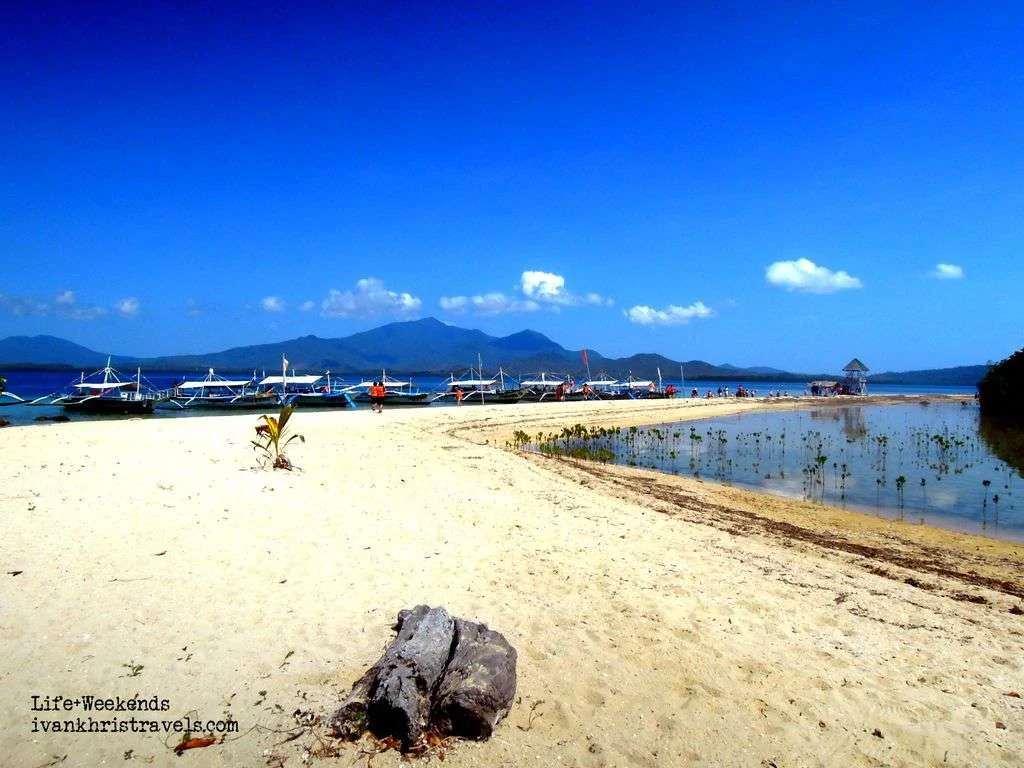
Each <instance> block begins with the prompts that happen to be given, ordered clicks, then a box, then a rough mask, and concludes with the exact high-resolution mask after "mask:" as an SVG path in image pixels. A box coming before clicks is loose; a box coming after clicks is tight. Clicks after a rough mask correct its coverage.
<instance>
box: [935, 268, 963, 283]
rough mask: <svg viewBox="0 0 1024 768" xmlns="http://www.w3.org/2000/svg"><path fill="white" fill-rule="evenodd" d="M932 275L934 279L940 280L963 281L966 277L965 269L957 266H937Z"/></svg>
mask: <svg viewBox="0 0 1024 768" xmlns="http://www.w3.org/2000/svg"><path fill="white" fill-rule="evenodd" d="M931 275H932V277H937V278H939V279H940V280H962V279H963V276H964V268H963V267H960V266H957V265H956V264H936V265H935V270H934V271H933V272H932V273H931Z"/></svg>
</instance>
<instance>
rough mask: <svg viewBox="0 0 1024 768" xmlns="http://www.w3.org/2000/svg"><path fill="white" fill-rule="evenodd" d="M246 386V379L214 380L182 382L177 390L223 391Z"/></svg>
mask: <svg viewBox="0 0 1024 768" xmlns="http://www.w3.org/2000/svg"><path fill="white" fill-rule="evenodd" d="M247 384H249V380H248V379H246V380H244V381H228V380H227V379H223V380H214V381H183V382H181V384H179V385H178V386H177V388H178V389H215V388H218V387H220V388H223V389H228V388H235V387H244V386H246V385H247Z"/></svg>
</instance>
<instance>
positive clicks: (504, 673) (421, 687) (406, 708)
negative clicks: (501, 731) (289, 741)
mask: <svg viewBox="0 0 1024 768" xmlns="http://www.w3.org/2000/svg"><path fill="white" fill-rule="evenodd" d="M395 629H396V630H397V633H398V634H397V636H396V637H395V639H394V640H392V641H391V643H390V644H389V645H388V647H387V648H386V649H385V650H384V654H383V655H382V656H381V657H380V659H379V660H378V661H377V663H375V664H374V665H373V666H372V667H370V669H369V670H367V671H366V673H365V674H364V675H363V676H362V677H361V678H359V680H357V681H356V682H355V684H354V685H353V686H352V690H351V691H350V692H349V694H348V696H346V697H345V699H344V700H343V701H342V703H341V706H340V707H339V708H338V710H337V711H336V712H335V713H334V715H332V717H331V720H330V725H331V729H332V731H333V732H334V735H335V736H337V737H339V738H344V739H353V740H354V739H358V738H359V737H360V736H362V735H363V734H364V733H365V732H366V731H370V732H372V733H373V734H375V735H376V736H378V737H381V738H384V737H387V736H393V737H395V738H397V739H398V740H399V741H400V742H401V745H402V751H403V752H404V751H408V750H410V749H412V748H413V747H414V746H416V745H417V744H419V743H420V742H421V740H422V739H423V736H424V734H425V733H427V732H428V731H429V732H432V733H434V734H437V735H439V736H448V735H452V736H462V737H465V738H470V739H486V738H488V737H489V736H490V735H491V734H492V733H493V732H494V728H495V727H496V726H497V725H498V723H499V722H500V721H501V719H502V718H503V717H504V716H505V715H506V714H508V711H509V709H510V708H511V707H512V700H513V698H514V697H515V693H516V650H515V648H513V647H512V646H511V645H509V643H508V641H507V640H506V639H505V638H504V637H503V636H502V635H501V633H500V632H495V631H494V630H493V629H488V628H487V627H486V626H485V625H483V624H478V623H476V622H473V621H466V620H464V619H458V618H456V619H453V618H452V617H451V616H449V615H448V612H447V611H446V610H445V609H444V608H430V607H428V606H426V605H418V606H416V607H415V608H413V609H412V610H404V611H402V612H400V613H399V614H398V621H397V623H396V625H395Z"/></svg>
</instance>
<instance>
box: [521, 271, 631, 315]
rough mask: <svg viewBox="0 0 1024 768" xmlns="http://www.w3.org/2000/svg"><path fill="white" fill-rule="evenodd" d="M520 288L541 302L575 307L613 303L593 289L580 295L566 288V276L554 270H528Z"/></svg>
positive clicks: (529, 297)
mask: <svg viewBox="0 0 1024 768" xmlns="http://www.w3.org/2000/svg"><path fill="white" fill-rule="evenodd" d="M519 289H520V290H521V291H522V292H523V295H524V296H526V298H528V299H532V300H533V301H536V302H538V303H541V304H547V305H554V306H561V307H575V306H580V305H582V304H591V305H595V306H602V305H611V303H612V302H611V300H610V299H605V298H604V297H603V296H601V294H599V293H594V292H593V291H591V292H589V293H586V294H584V295H582V296H578V295H576V294H574V293H571V292H569V291H567V290H566V289H565V278H564V277H562V276H561V275H556V274H554V273H553V272H540V271H536V270H526V271H525V272H523V274H522V275H520V277H519Z"/></svg>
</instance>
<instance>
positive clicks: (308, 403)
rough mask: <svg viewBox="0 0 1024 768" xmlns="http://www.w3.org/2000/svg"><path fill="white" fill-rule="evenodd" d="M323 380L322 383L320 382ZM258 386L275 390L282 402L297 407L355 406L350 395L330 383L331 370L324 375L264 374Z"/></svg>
mask: <svg viewBox="0 0 1024 768" xmlns="http://www.w3.org/2000/svg"><path fill="white" fill-rule="evenodd" d="M321 382H323V383H321ZM258 386H260V387H267V388H270V389H272V390H273V391H275V392H277V394H278V398H279V399H280V401H281V402H282V403H285V404H288V405H294V406H296V407H298V408H355V406H356V404H355V402H354V401H353V399H352V396H351V395H350V394H349V393H348V392H347V391H345V390H344V389H340V388H338V387H337V386H333V387H332V385H331V372H330V371H328V372H327V374H326V380H325V377H324V376H321V375H320V374H311V375H305V376H297V375H295V374H294V373H293V374H291V375H287V374H286V373H282V374H281V375H280V376H264V377H263V379H262V380H261V381H260V382H259V385H258Z"/></svg>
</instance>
